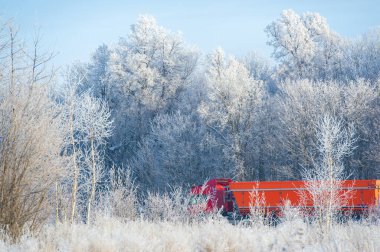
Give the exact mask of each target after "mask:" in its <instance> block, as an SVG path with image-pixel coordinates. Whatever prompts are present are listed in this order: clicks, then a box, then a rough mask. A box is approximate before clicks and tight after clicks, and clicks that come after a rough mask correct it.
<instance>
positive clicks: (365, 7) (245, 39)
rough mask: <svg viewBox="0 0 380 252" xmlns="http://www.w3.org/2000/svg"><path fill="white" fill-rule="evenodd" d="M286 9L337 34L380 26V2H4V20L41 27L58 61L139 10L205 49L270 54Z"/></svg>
mask: <svg viewBox="0 0 380 252" xmlns="http://www.w3.org/2000/svg"><path fill="white" fill-rule="evenodd" d="M284 9H294V10H295V11H297V12H299V13H302V12H306V11H312V12H319V13H320V14H321V15H322V16H324V17H326V18H327V20H328V23H329V24H330V26H331V27H332V29H334V30H335V31H337V32H338V33H340V34H342V35H344V36H348V37H357V36H359V35H360V34H362V33H364V32H366V31H368V30H369V29H371V28H374V27H376V26H379V25H380V0H377V1H371V0H363V1H359V0H357V1H352V0H335V1H333V0H318V1H310V0H309V1H307V0H304V1H301V0H292V1H287V0H273V1H270V0H267V1H253V0H252V1H248V0H230V1H225V0H218V1H217V0H189V1H180V0H177V1H159V0H150V1H149V0H141V1H130V0H124V1H122V0H115V1H114V0H109V1H106V0H92V1H91V0H76V1H75V0H62V1H54V0H34V1H33V0H0V18H1V19H2V20H6V19H8V18H10V17H13V18H14V23H16V24H17V25H18V26H19V27H20V30H21V33H20V35H21V36H22V37H23V38H25V39H26V40H27V39H30V38H31V37H32V35H33V29H34V27H36V26H38V27H40V28H41V31H42V34H43V41H44V44H45V47H46V49H49V50H54V51H55V52H57V53H58V55H57V56H56V58H55V63H56V64H57V65H63V64H70V63H71V62H73V61H75V60H81V61H86V60H88V59H89V58H90V55H91V53H92V52H93V51H94V50H95V49H96V47H97V46H99V45H100V44H102V43H106V44H112V43H114V42H117V41H118V38H119V37H121V36H126V35H127V34H128V33H129V29H130V25H131V24H133V23H134V22H135V20H136V19H137V17H138V15H139V14H150V15H153V16H155V17H156V19H157V21H158V23H159V24H160V25H162V26H164V27H166V28H168V29H170V30H172V31H177V30H180V31H182V33H183V35H184V38H185V40H186V41H187V42H189V43H190V44H194V45H197V46H198V47H199V48H200V49H201V50H202V51H203V52H204V53H207V52H210V51H211V50H212V49H214V48H216V47H217V46H221V47H223V48H224V49H225V51H227V52H228V53H231V54H235V55H238V56H241V55H244V54H245V53H247V52H250V51H256V52H259V53H261V54H262V55H263V56H264V57H270V53H271V48H270V47H268V46H267V45H266V41H267V37H266V34H265V32H264V28H265V26H266V25H268V24H269V23H270V22H272V21H273V20H275V19H277V18H278V17H279V15H280V13H281V11H282V10H284Z"/></svg>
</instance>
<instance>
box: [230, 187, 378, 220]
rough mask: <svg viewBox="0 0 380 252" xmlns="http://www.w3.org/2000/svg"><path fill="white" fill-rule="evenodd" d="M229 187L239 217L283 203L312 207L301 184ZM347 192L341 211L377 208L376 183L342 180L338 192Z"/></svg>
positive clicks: (271, 208)
mask: <svg viewBox="0 0 380 252" xmlns="http://www.w3.org/2000/svg"><path fill="white" fill-rule="evenodd" d="M229 186H230V188H229V189H230V191H231V192H232V194H233V196H234V198H235V201H236V204H237V206H238V208H239V211H240V213H241V214H242V215H246V214H248V213H249V211H250V207H263V208H265V210H266V211H271V212H280V211H281V208H282V207H283V206H284V204H285V202H286V201H288V202H289V203H290V205H291V206H295V207H305V208H313V202H312V199H311V196H310V194H309V193H308V191H307V189H306V188H305V182H303V181H271V182H269V181H268V182H252V181H250V182H230V184H229ZM348 191H350V192H349V194H350V200H349V202H347V205H345V206H341V208H342V210H343V211H344V210H345V209H346V210H354V211H363V210H364V209H368V208H370V207H373V206H379V205H380V201H379V200H380V180H346V181H344V182H343V183H342V187H340V188H339V189H338V193H342V194H343V193H345V192H348ZM301 195H302V196H301Z"/></svg>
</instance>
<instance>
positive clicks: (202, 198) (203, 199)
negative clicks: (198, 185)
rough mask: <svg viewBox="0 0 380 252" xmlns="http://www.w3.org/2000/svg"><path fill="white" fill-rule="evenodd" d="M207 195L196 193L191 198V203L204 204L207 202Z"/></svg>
mask: <svg viewBox="0 0 380 252" xmlns="http://www.w3.org/2000/svg"><path fill="white" fill-rule="evenodd" d="M207 199H208V198H207V196H206V195H194V196H191V198H190V202H189V204H190V205H198V204H204V203H206V202H207Z"/></svg>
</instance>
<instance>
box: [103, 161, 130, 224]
mask: <svg viewBox="0 0 380 252" xmlns="http://www.w3.org/2000/svg"><path fill="white" fill-rule="evenodd" d="M137 188H138V187H137V185H136V184H135V183H134V180H133V178H132V174H131V171H130V170H129V169H127V170H122V169H115V168H113V169H112V170H111V181H110V188H109V191H107V192H106V193H104V194H103V195H102V196H101V200H100V204H99V206H98V208H97V211H98V212H100V214H106V215H108V216H112V217H113V218H118V219H124V220H134V219H136V218H137V216H138V212H137V208H138V196H137Z"/></svg>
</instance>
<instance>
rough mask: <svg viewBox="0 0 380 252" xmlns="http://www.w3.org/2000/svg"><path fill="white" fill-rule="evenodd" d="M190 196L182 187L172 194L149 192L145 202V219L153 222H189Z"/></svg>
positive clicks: (173, 190) (174, 190)
mask: <svg viewBox="0 0 380 252" xmlns="http://www.w3.org/2000/svg"><path fill="white" fill-rule="evenodd" d="M189 200H190V196H188V195H187V192H186V193H185V192H184V190H183V189H182V188H181V187H175V188H172V191H171V192H169V193H168V192H165V193H162V194H160V193H157V192H156V193H152V192H148V194H147V198H146V200H145V201H144V210H145V217H146V218H148V219H149V220H153V221H187V220H188V217H189V215H188V205H189Z"/></svg>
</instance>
